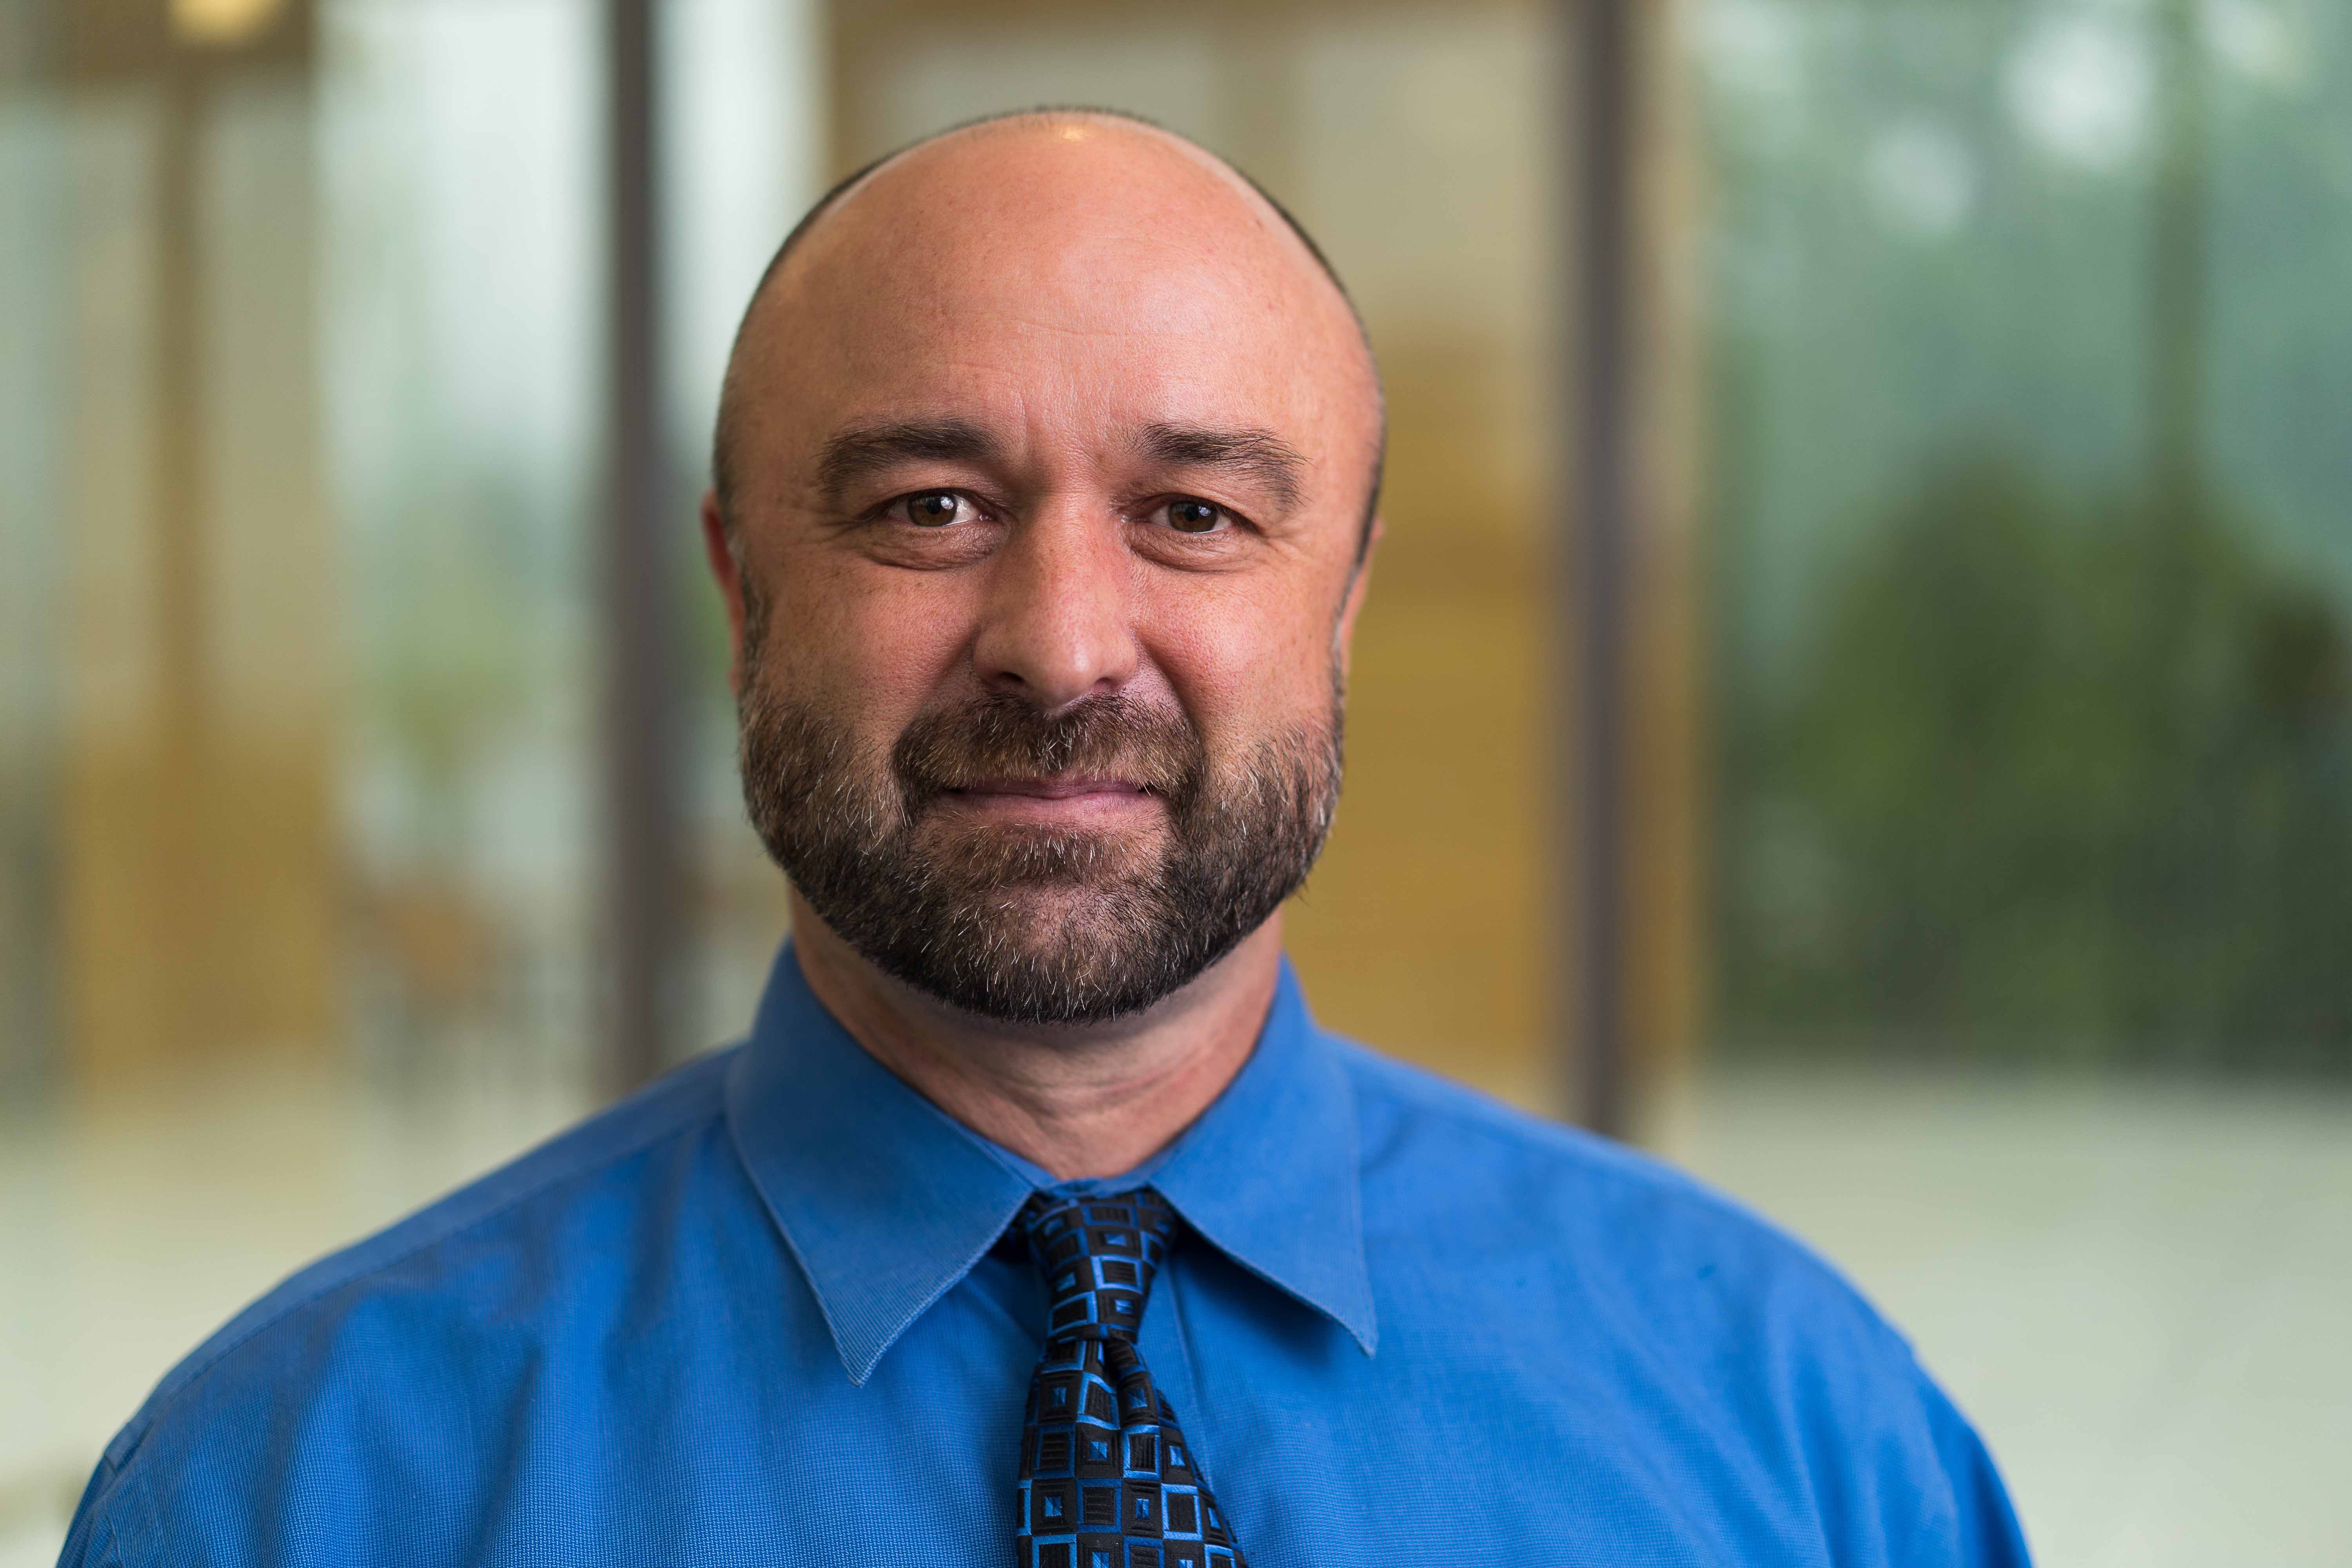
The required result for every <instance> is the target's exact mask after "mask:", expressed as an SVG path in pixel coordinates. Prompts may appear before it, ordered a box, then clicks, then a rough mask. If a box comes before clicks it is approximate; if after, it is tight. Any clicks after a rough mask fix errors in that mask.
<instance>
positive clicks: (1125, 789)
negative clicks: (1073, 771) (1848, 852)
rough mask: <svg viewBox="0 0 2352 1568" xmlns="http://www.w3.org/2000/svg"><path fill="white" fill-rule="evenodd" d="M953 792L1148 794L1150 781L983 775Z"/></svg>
mask: <svg viewBox="0 0 2352 1568" xmlns="http://www.w3.org/2000/svg"><path fill="white" fill-rule="evenodd" d="M945 793H946V794H948V795H1011V796H1017V797H1020V798H1023V799H1027V800H1077V799H1081V798H1084V797H1087V796H1091V795H1150V794H1151V793H1152V791H1151V788H1150V785H1148V784H1142V783H1140V782H1139V781H1137V780H1135V779H1122V778H1097V777H1090V776H1069V775H1065V776H1062V777H1058V778H1035V779H1019V778H1004V779H982V780H979V781H976V782H974V783H971V784H962V785H960V786H958V787H957V788H954V789H950V790H948V791H946V792H945Z"/></svg>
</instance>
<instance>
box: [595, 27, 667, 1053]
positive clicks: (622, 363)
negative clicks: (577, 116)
mask: <svg viewBox="0 0 2352 1568" xmlns="http://www.w3.org/2000/svg"><path fill="white" fill-rule="evenodd" d="M655 4H656V0H604V79H605V99H604V124H605V142H604V148H605V222H604V229H605V235H604V247H605V269H606V286H605V345H604V376H605V384H604V393H605V395H604V442H605V454H606V464H605V472H604V538H603V552H602V553H603V561H602V566H603V595H602V597H603V605H602V607H603V612H604V613H603V616H602V625H601V627H600V631H601V634H602V636H601V642H602V645H603V648H604V658H605V665H604V740H603V744H604V758H603V763H604V813H605V815H604V857H605V872H606V882H605V889H606V891H605V907H604V910H603V914H604V922H605V923H604V931H605V942H606V943H607V950H606V954H605V964H604V986H605V991H604V1005H605V1008H606V1014H605V1018H606V1026H607V1032H606V1041H605V1043H606V1067H607V1070H608V1071H609V1073H610V1075H611V1079H612V1083H613V1086H614V1088H616V1089H627V1088H630V1087H633V1086H635V1085H636V1084H639V1083H642V1082H644V1081H645V1080H646V1079H648V1078H651V1077H652V1076H653V1075H654V1074H655V1073H656V1072H658V1071H659V1070H660V1069H661V1068H662V1067H663V1066H664V1065H665V1063H666V1060H667V1056H668V1048H667V1047H668V1045H669V1041H668V1038H667V1036H668V1033H669V1029H668V1024H669V1021H670V1019H671V1017H672V1016H673V1014H674V1008H673V1006H672V993H673V990H674V988H675V985H676V979H677V970H678V967H679V966H678V963H677V955H678V953H679V952H680V950H681V948H682V946H683V942H682V940H681V936H682V924H683V918H684V914H685V900H684V898H683V896H682V893H683V889H682V881H683V877H682V862H681V858H680V851H681V847H682V840H683V837H684V835H683V832H682V831H681V826H680V821H679V817H680V804H681V797H682V791H681V788H680V782H681V781H680V778H679V769H678V747H677V735H676V734H675V732H674V731H676V730H677V702H676V700H675V695H676V691H677V681H676V673H675V672H676V669H677V636H676V629H675V626H674V625H673V623H674V621H675V620H676V608H677V605H676V601H677V595H676V594H675V592H674V591H673V590H674V584H673V580H672V566H673V563H674V561H675V559H676V552H674V551H673V550H672V549H671V548H670V543H671V540H670V527H669V524H670V521H671V520H670V519H669V518H668V517H667V515H666V511H667V508H666V502H667V489H668V487H667V482H666V467H665V454H664V450H663V440H662V425H661V402H660V395H659V393H660V372H661V364H662V359H661V352H660V350H661V345H660V338H659V309H660V300H661V292H660V279H659V277H658V275H657V272H656V264H657V258H658V246H657V238H658V237H657V235H656V223H657V221H658V217H659V205H660V203H659V192H658V190H657V189H656V158H655V145H654V137H655V128H656V107H657V106H656V102H655V83H656V60H655V58H654V51H655V47H656V33H657V28H656V15H655Z"/></svg>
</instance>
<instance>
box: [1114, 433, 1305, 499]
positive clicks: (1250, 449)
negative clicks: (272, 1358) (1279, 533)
mask: <svg viewBox="0 0 2352 1568" xmlns="http://www.w3.org/2000/svg"><path fill="white" fill-rule="evenodd" d="M1138 444H1139V446H1140V447H1142V448H1143V451H1144V453H1145V455H1146V456H1148V457H1150V458H1152V459H1153V460H1154V461H1156V462H1159V463H1161V464H1163V465H1165V466H1167V467H1169V468H1229V469H1232V470H1234V471H1235V472H1238V473H1242V474H1245V475H1247V476H1248V477H1249V478H1251V479H1255V480H1256V481H1257V482H1258V483H1259V484H1261V485H1264V486H1265V488H1266V490H1267V491H1268V492H1269V493H1270V494H1271V495H1272V496H1273V497H1274V499H1275V500H1276V501H1278V502H1279V503H1281V504H1282V505H1283V506H1286V507H1289V506H1296V505H1297V503H1298V495H1299V479H1300V478H1301V476H1303V475H1304V474H1305V473H1306V471H1307V459H1306V458H1302V457H1300V456H1299V455H1298V452H1297V448H1295V447H1292V446H1291V445H1290V443H1289V442H1287V441H1286V440H1284V439H1283V438H1282V437H1279V436H1277V435H1276V434H1275V433H1274V432H1273V431H1271V430H1259V429H1242V430H1217V429H1212V428H1210V427H1209V426H1202V425H1159V424H1154V425H1147V426H1144V427H1143V436H1142V438H1141V440H1140V441H1139V443H1138Z"/></svg>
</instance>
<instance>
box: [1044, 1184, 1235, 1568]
mask: <svg viewBox="0 0 2352 1568" xmlns="http://www.w3.org/2000/svg"><path fill="white" fill-rule="evenodd" d="M1013 1224H1014V1226H1016V1227H1018V1229H1019V1230H1020V1231H1021V1233H1022V1235H1023V1236H1024V1237H1027V1239H1028V1242H1029V1250H1030V1252H1031V1254H1032V1255H1033V1256H1034V1257H1035V1258H1036V1259H1037V1263H1038V1267H1040V1268H1043V1269H1044V1270H1045V1288H1046V1293H1047V1294H1048V1295H1049V1296H1051V1297H1052V1298H1053V1302H1054V1305H1053V1310H1052V1311H1051V1312H1050V1313H1049V1314H1048V1316H1047V1318H1046V1328H1045V1354H1044V1355H1042V1356H1040V1357H1039V1358H1038V1360H1037V1373H1036V1375H1035V1376H1034V1377H1033V1378H1031V1379H1030V1380H1029V1409H1028V1413H1027V1415H1025V1416H1024V1418H1023V1425H1022V1429H1021V1501H1020V1508H1021V1515H1020V1531H1021V1533H1020V1535H1019V1536H1018V1538H1017V1551H1018V1556H1017V1558H1016V1562H1017V1563H1018V1568H1245V1564H1244V1562H1243V1560H1242V1553H1241V1549H1240V1548H1239V1547H1236V1546H1235V1545H1234V1538H1233V1535H1232V1533H1231V1532H1230V1531H1228V1530H1227V1529H1226V1528H1225V1521H1224V1516H1223V1513H1222V1512H1221V1511H1220V1510H1218V1508H1217V1502H1216V1500H1215V1499H1214V1498H1213V1497H1212V1496H1210V1495H1209V1483H1208V1482H1207V1481H1206V1480H1205V1479H1202V1476H1201V1474H1200V1472H1199V1471H1198V1470H1197V1469H1195V1468H1194V1467H1193V1456H1192V1445H1191V1444H1189V1443H1187V1442H1185V1441H1184V1434H1183V1433H1181V1432H1180V1431H1178V1430H1177V1429H1176V1412H1175V1411H1174V1410H1172V1409H1171V1408H1170V1406H1169V1404H1168V1399H1167V1396H1166V1395H1165V1394H1161V1393H1160V1391H1159V1390H1158V1389H1157V1388H1154V1387H1153V1386H1152V1384H1151V1373H1150V1372H1148V1371H1146V1370H1145V1368H1144V1365H1143V1357H1142V1356H1141V1355H1140V1354H1139V1352H1137V1350H1136V1348H1135V1333H1136V1330H1137V1328H1138V1327H1139V1325H1140V1324H1141V1323H1142V1321H1143V1303H1144V1302H1145V1301H1146V1300H1150V1295H1151V1279H1152V1276H1153V1275H1155V1274H1157V1273H1158V1272H1159V1270H1160V1262H1161V1260H1162V1259H1164V1258H1166V1257H1167V1256H1168V1246H1169V1243H1170V1241H1171V1240H1172V1239H1173V1237H1174V1236H1175V1232H1176V1211H1175V1210H1174V1209H1172V1208H1170V1207H1169V1206H1168V1201H1167V1200H1166V1199H1165V1198H1162V1197H1161V1196H1160V1194H1158V1193H1155V1192H1153V1191H1152V1190H1151V1189H1150V1188H1149V1187H1144V1188H1141V1189H1139V1190H1138V1191H1135V1192H1131V1193H1120V1194H1118V1195H1116V1196H1114V1197H1108V1198H1075V1199H1073V1198H1055V1197H1050V1196H1048V1195H1047V1194H1044V1193H1039V1194H1035V1195H1034V1196H1033V1197H1032V1198H1031V1199H1030V1200H1029V1204H1028V1206H1027V1207H1025V1208H1024V1209H1023V1210H1022V1211H1021V1215H1020V1217H1019V1218H1018V1219H1016V1220H1014V1221H1013Z"/></svg>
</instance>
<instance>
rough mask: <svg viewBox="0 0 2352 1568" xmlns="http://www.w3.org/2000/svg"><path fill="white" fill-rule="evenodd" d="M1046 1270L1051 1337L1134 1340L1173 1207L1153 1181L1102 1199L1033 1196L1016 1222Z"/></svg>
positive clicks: (1172, 1222) (1170, 1230)
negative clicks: (1147, 1185)
mask: <svg viewBox="0 0 2352 1568" xmlns="http://www.w3.org/2000/svg"><path fill="white" fill-rule="evenodd" d="M1013 1224H1014V1225H1016V1226H1019V1227H1020V1229H1021V1234H1022V1235H1023V1236H1024V1237H1026V1238H1027V1239H1028V1242H1029V1252H1030V1255H1031V1256H1032V1257H1034V1258H1036V1259H1037V1266H1038V1267H1039V1268H1042V1269H1044V1270H1045V1292H1046V1294H1047V1296H1049V1297H1050V1298H1051V1299H1052V1301H1053V1305H1052V1307H1051V1308H1050V1309H1048V1311H1047V1314H1046V1319H1045V1338H1046V1340H1047V1342H1052V1341H1055V1340H1062V1339H1116V1340H1125V1341H1127V1342H1129V1343H1133V1342H1134V1340H1135V1334H1136V1330H1137V1329H1138V1328H1139V1326H1140V1325H1141V1324H1142V1321H1143V1303H1144V1302H1145V1301H1146V1300H1149V1299H1150V1295H1151V1280H1152V1277H1153V1276H1154V1275H1156V1274H1158V1273H1159V1272H1160V1259H1161V1258H1165V1257H1167V1256H1168V1243H1169V1240H1170V1239H1171V1237H1173V1236H1174V1235H1175V1234H1176V1211H1175V1210H1174V1209H1172V1208H1171V1207H1169V1206H1168V1200H1167V1199H1165V1198H1163V1197H1161V1196H1160V1194H1158V1193H1155V1192H1153V1191H1152V1190H1151V1189H1150V1187H1139V1188H1137V1189H1136V1190H1135V1191H1134V1192H1131V1193H1118V1194H1113V1195H1112V1196H1109V1197H1105V1198H1057V1197H1055V1196H1052V1195H1051V1194H1046V1193H1038V1194H1034V1196H1032V1197H1031V1198H1030V1200H1029V1202H1028V1204H1027V1205H1026V1206H1024V1208H1023V1209H1022V1211H1021V1215H1020V1217H1019V1218H1017V1219H1015V1220H1014V1221H1013Z"/></svg>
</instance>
